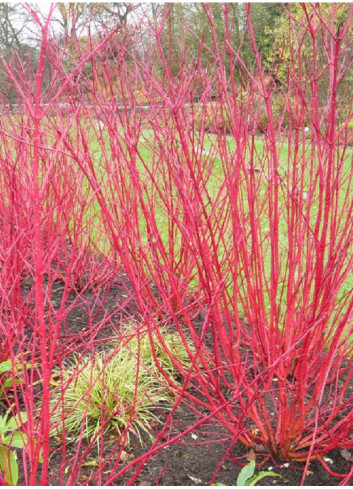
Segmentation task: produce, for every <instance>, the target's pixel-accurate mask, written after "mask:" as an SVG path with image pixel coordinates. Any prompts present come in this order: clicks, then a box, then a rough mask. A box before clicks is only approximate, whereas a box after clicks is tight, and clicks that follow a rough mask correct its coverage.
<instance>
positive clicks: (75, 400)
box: [51, 328, 190, 441]
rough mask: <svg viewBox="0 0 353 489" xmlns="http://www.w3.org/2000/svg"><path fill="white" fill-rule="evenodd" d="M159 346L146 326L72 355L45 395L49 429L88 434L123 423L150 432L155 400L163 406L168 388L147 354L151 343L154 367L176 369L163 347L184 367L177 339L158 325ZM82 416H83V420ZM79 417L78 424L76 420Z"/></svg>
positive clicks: (183, 354)
mask: <svg viewBox="0 0 353 489" xmlns="http://www.w3.org/2000/svg"><path fill="white" fill-rule="evenodd" d="M162 334H163V341H164V342H165V347H164V346H163V345H162V344H161V342H159V341H158V340H157V338H154V341H153V347H152V344H151V341H150V338H149V335H148V334H147V332H144V333H137V332H136V331H133V330H132V329H130V328H129V329H128V330H127V335H126V336H125V337H124V340H122V341H121V343H119V344H118V345H111V346H110V347H109V349H108V350H107V351H104V352H100V353H97V354H95V355H94V356H85V357H84V358H82V357H78V356H76V357H74V358H73V359H72V360H71V363H70V365H69V366H68V367H66V368H64V369H63V370H62V372H59V371H58V372H56V375H57V376H61V378H62V381H61V383H60V385H59V386H58V387H57V388H56V389H54V390H53V392H52V397H51V409H52V411H53V415H52V421H53V422H54V428H53V430H52V433H54V432H59V433H62V432H63V431H64V430H65V432H66V433H69V434H71V435H72V436H77V435H78V434H79V433H80V432H81V430H82V431H83V436H84V437H86V438H88V439H90V438H92V437H94V435H96V434H97V433H98V432H100V431H101V430H103V432H105V431H106V430H108V429H112V428H113V429H115V430H116V431H117V432H118V433H119V434H121V433H122V431H124V430H125V429H127V428H128V427H129V428H131V429H132V431H133V432H134V434H135V435H136V436H138V437H139V439H140V441H141V432H142V431H144V432H146V433H148V434H149V436H151V437H152V435H151V424H150V423H151V421H152V420H153V419H157V416H156V414H155V411H154V408H155V406H157V405H158V406H159V407H163V410H166V409H168V406H170V405H171V403H172V396H171V395H170V390H169V389H167V388H166V387H165V386H164V385H163V380H164V377H163V375H162V374H161V372H160V371H159V369H158V368H157V365H156V362H155V360H154V358H153V348H154V350H155V355H156V358H157V359H158V363H159V365H160V367H162V369H163V371H164V373H165V374H167V375H168V376H172V377H173V378H174V381H175V382H177V380H176V379H175V374H176V369H175V367H174V366H173V363H172V361H171V359H170V357H169V355H168V354H167V353H166V349H168V350H169V351H170V352H171V354H172V355H173V356H174V357H176V358H177V359H178V362H179V363H181V364H184V365H185V367H186V368H187V367H188V365H189V364H190V360H189V357H188V355H187V352H186V351H185V347H184V345H183V344H182V342H181V340H180V339H178V338H177V337H176V336H175V335H173V334H170V333H167V332H166V331H165V330H163V331H162ZM83 420H84V421H83ZM83 423H84V426H82V424H83Z"/></svg>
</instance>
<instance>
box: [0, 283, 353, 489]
mask: <svg viewBox="0 0 353 489" xmlns="http://www.w3.org/2000/svg"><path fill="white" fill-rule="evenodd" d="M30 285H31V284H29V283H28V282H27V283H24V290H23V293H24V296H26V295H27V294H28V291H29V290H30V288H31V286H30ZM62 293H63V284H62V282H60V281H57V282H55V284H54V287H53V294H52V304H53V306H54V307H55V308H56V307H59V305H60V301H61V297H62ZM77 294H80V292H79V291H77V292H75V291H74V290H73V291H72V292H71V294H70V297H69V300H68V304H70V301H71V303H75V301H76V303H75V306H74V307H73V308H72V310H71V312H70V313H69V314H68V316H67V319H66V320H65V323H64V324H63V326H62V331H61V337H60V339H59V343H60V342H65V344H66V345H67V344H71V343H72V345H75V349H77V348H79V347H81V346H82V348H84V349H87V348H89V349H91V348H92V349H93V348H94V349H100V348H102V347H103V345H104V339H105V338H111V337H112V336H114V324H116V325H117V326H116V328H117V329H116V332H118V325H119V324H121V320H122V319H126V320H131V319H133V318H136V319H138V318H139V317H141V316H140V315H139V310H138V307H137V304H136V301H135V298H134V294H133V291H132V288H131V286H130V285H129V282H128V280H127V277H126V275H124V274H122V275H121V276H119V277H118V278H115V279H114V281H113V282H112V283H111V284H109V286H106V287H105V288H102V289H101V290H100V293H99V294H98V298H99V301H97V294H95V293H93V292H92V291H90V290H89V289H87V290H86V291H85V292H84V293H82V297H80V298H79V299H78V300H77ZM108 314H110V315H111V320H110V326H109V327H108V326H106V327H103V328H97V334H96V336H95V337H94V338H91V337H90V334H88V331H87V329H86V325H87V321H88V320H91V321H92V320H93V321H94V323H96V324H97V325H98V324H99V323H100V322H101V321H102V318H103V317H107V315H108ZM3 409H4V408H2V409H1V411H3ZM194 422H195V415H194V413H193V412H192V410H190V409H188V408H187V407H186V406H185V405H180V407H179V408H178V409H177V411H176V413H175V415H174V424H173V427H172V431H173V434H174V435H175V434H176V433H178V432H182V431H184V430H185V429H186V428H187V427H188V426H192V425H193V424H194ZM157 431H158V429H157ZM107 439H108V442H107V445H106V449H107V451H108V452H109V451H110V446H113V445H114V443H115V440H116V439H114V435H113V434H112V435H111V436H109V434H108V437H107ZM231 441H232V440H231V437H230V435H229V433H227V432H226V430H225V428H224V427H223V426H222V425H220V423H219V422H218V421H217V420H209V421H208V422H207V423H205V424H204V425H202V426H201V427H200V428H199V429H198V430H196V431H194V432H193V433H192V434H188V435H186V436H185V437H183V438H181V439H180V441H179V442H177V443H173V444H171V445H169V446H167V447H165V448H163V449H161V450H159V451H157V452H156V453H155V454H154V455H153V456H151V457H150V459H149V460H148V461H147V463H146V464H145V465H144V467H143V468H142V470H141V472H140V473H139V475H138V477H137V478H136V480H135V481H134V483H133V485H137V486H140V485H142V486H143V485H144V486H150V485H171V486H179V485H184V486H195V485H196V486H198V485H203V486H206V485H209V484H210V483H211V481H212V479H213V476H214V473H215V471H216V470H217V469H219V472H218V474H217V477H216V480H215V481H216V482H217V483H223V484H226V485H236V478H237V475H238V473H239V471H240V469H241V466H242V464H243V465H244V464H245V463H247V459H246V452H247V449H246V448H245V447H244V446H243V445H242V444H240V443H237V444H235V445H234V446H233V447H232V449H231V451H230V452H229V453H228V454H227V456H226V457H225V459H224V455H225V453H226V452H227V450H228V448H229V446H230V444H231ZM148 443H150V442H149V441H148V440H147V441H146V446H144V447H141V444H140V443H139V441H138V440H137V439H134V437H133V436H132V438H131V443H130V445H129V447H128V448H126V452H124V461H122V460H121V461H120V463H119V469H120V468H123V467H124V465H126V464H127V463H129V462H131V461H132V460H134V459H136V458H138V457H139V456H141V455H143V454H144V453H146V451H147V450H148ZM84 449H85V447H84V446H82V447H81V448H80V450H79V452H80V453H83V451H84ZM52 450H53V452H52V455H51V458H50V473H49V476H50V478H51V479H50V485H53V486H55V485H61V484H65V482H66V480H67V475H66V474H65V471H62V475H61V478H60V475H59V474H60V467H61V464H62V447H61V444H60V442H59V441H58V440H57V439H54V438H53V439H52ZM66 450H67V453H66V460H70V456H72V457H75V455H76V452H77V447H76V446H75V445H74V444H73V443H72V444H70V443H68V444H67V446H66ZM327 457H328V458H329V459H330V461H328V462H327V463H328V465H329V466H330V467H331V468H332V470H333V471H334V472H336V473H341V474H346V473H347V472H348V471H349V470H350V468H351V462H348V461H347V460H345V458H344V457H343V456H342V454H341V452H340V451H339V450H334V451H332V452H331V453H330V454H328V455H327ZM18 458H19V473H20V474H21V473H22V474H23V470H22V467H21V465H22V462H21V460H20V458H21V457H20V456H19V457H18ZM98 459H99V456H98V452H97V448H95V447H92V448H91V449H90V452H89V455H88V456H87V458H86V459H85V463H84V464H83V465H82V467H81V469H80V472H79V474H78V477H77V478H76V480H75V482H74V484H75V485H90V486H95V485H98V481H97V479H93V480H90V478H91V477H92V475H93V474H94V473H95V472H96V471H97V460H98ZM223 459H224V460H223ZM115 460H116V457H115V458H114V461H115ZM114 461H113V462H110V463H108V464H107V466H106V467H105V468H104V470H103V476H102V477H103V479H102V480H101V481H100V483H104V480H106V479H104V477H109V476H110V475H111V468H112V466H113V463H114ZM256 462H257V463H258V464H259V465H260V466H261V468H260V467H259V468H258V469H257V472H258V471H259V470H273V471H274V472H277V473H278V474H279V475H281V476H282V478H279V477H278V478H277V477H276V478H272V477H267V478H264V479H262V480H261V481H260V482H259V483H258V485H273V486H275V485H279V486H282V485H283V486H293V485H299V484H300V481H301V477H302V471H303V465H300V464H290V465H289V467H286V466H283V464H282V465H280V464H278V463H276V462H275V461H273V460H271V459H269V458H268V457H265V456H261V455H260V454H258V455H257V457H256ZM270 467H272V468H271V469H270ZM135 471H136V467H134V468H132V469H131V471H130V472H127V473H126V474H124V475H123V476H122V477H121V478H119V479H118V480H115V481H113V482H112V484H113V485H126V484H127V483H128V482H129V481H130V479H131V477H133V475H134V474H135ZM340 480H341V479H337V478H334V477H332V476H330V475H329V474H328V473H327V472H326V471H325V470H324V469H323V467H322V466H321V464H320V463H319V462H317V461H313V462H311V463H310V465H309V472H308V475H307V478H306V481H305V485H312V486H328V485H331V486H332V485H338V484H339V482H340ZM351 482H353V478H352V479H351ZM23 484H24V479H23V478H22V479H21V477H20V479H19V485H23Z"/></svg>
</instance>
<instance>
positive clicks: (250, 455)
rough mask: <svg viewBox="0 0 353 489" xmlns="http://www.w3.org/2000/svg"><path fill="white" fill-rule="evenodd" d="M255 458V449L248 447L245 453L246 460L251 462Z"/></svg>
mask: <svg viewBox="0 0 353 489" xmlns="http://www.w3.org/2000/svg"><path fill="white" fill-rule="evenodd" d="M255 458H256V455H255V451H254V450H253V449H252V448H250V450H249V451H248V453H247V454H246V460H248V462H251V461H252V460H255Z"/></svg>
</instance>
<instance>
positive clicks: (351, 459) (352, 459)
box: [340, 448, 353, 462]
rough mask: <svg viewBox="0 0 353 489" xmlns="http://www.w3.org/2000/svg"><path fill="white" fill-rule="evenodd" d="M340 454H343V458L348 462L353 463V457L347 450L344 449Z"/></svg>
mask: <svg viewBox="0 0 353 489" xmlns="http://www.w3.org/2000/svg"><path fill="white" fill-rule="evenodd" d="M340 454H341V456H342V458H344V459H345V460H347V462H353V455H352V453H351V452H350V451H349V450H347V449H346V448H344V449H343V450H341V451H340Z"/></svg>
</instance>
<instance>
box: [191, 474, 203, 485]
mask: <svg viewBox="0 0 353 489" xmlns="http://www.w3.org/2000/svg"><path fill="white" fill-rule="evenodd" d="M189 479H191V480H192V482H195V483H196V484H201V482H202V480H201V479H198V478H197V477H192V476H191V475H189Z"/></svg>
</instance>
